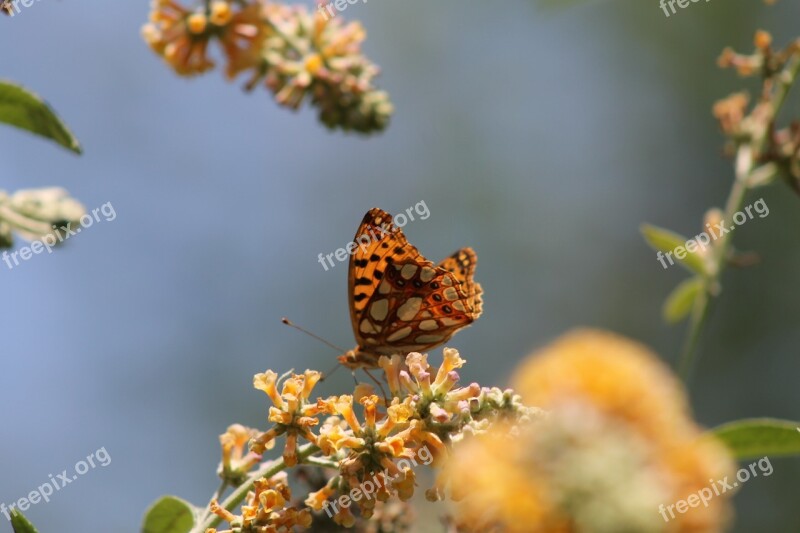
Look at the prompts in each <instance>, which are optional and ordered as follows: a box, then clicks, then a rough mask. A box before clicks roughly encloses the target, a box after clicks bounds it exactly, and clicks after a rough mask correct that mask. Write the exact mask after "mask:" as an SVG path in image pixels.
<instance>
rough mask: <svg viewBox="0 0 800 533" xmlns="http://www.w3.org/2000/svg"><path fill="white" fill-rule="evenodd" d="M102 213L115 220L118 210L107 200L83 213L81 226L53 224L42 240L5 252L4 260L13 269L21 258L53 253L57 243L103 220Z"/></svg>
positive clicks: (110, 219)
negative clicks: (50, 231)
mask: <svg viewBox="0 0 800 533" xmlns="http://www.w3.org/2000/svg"><path fill="white" fill-rule="evenodd" d="M101 214H102V215H103V217H104V219H103V220H105V221H106V222H113V221H114V219H116V218H117V212H116V211H115V210H114V206H113V205H111V202H106V203H104V204H103V205H101V206H100V207H98V208H96V209H93V210H92V212H91V214H89V213H86V214H85V215H83V216H82V217H81V218H80V220H79V221H78V222H80V226H79V227H76V228H75V229H73V228H72V222H69V223H67V225H66V226H60V227H59V226H53V232H52V233H48V234H47V235H45V236H44V237H42V238H41V240H37V241H33V242H32V243H30V244H29V245H28V246H22V247H20V249H19V250H15V251H13V252H11V253H8V252H3V256H2V259H3V262H4V263H5V264H6V266H7V267H8V268H9V269H12V268H14V267H15V266H19V264H20V259H21V260H22V261H27V260H28V259H30V258H31V257H33V256H34V255H39V254H40V253H42V252H44V251H45V250H47V253H48V254H52V253H53V247H54V246H56V245H57V244H61V243H62V242H64V241H66V240H67V239H69V238H70V237H73V236H75V235H77V234H78V233H80V232H81V230H82V229H84V228H90V227H91V226H92V225H93V224H94V223H95V222H101V219H100V215H101ZM12 261H13V264H12Z"/></svg>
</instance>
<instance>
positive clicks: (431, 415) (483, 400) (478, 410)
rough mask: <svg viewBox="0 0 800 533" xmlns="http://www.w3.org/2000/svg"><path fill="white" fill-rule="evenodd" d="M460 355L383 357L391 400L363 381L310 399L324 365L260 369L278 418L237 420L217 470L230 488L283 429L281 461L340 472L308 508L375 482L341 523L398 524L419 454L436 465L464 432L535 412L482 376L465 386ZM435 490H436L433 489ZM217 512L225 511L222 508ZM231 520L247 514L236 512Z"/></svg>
mask: <svg viewBox="0 0 800 533" xmlns="http://www.w3.org/2000/svg"><path fill="white" fill-rule="evenodd" d="M464 362H465V361H464V360H463V359H462V358H461V357H460V356H459V354H458V352H457V351H456V350H452V349H448V348H446V349H445V350H444V361H443V363H442V365H441V366H440V367H439V368H432V367H431V366H430V364H429V363H428V361H427V355H423V354H419V353H411V354H409V355H408V356H407V357H405V358H403V357H401V356H399V355H398V356H393V357H384V358H382V359H381V361H380V365H381V367H382V368H383V369H384V370H385V371H386V376H387V380H386V381H387V383H388V385H389V390H390V391H391V398H390V399H386V398H381V397H380V396H378V395H376V394H374V393H373V390H372V388H371V387H369V386H366V385H359V386H357V387H356V390H355V392H354V394H353V395H341V396H330V397H327V398H317V399H316V400H312V398H311V393H312V391H313V389H314V387H315V385H316V384H317V383H318V382H319V380H320V377H321V375H320V373H319V372H316V371H312V370H307V371H305V372H304V373H303V374H290V375H286V376H284V377H282V378H279V377H278V375H277V374H276V373H275V372H272V371H267V372H264V373H262V374H257V375H256V376H255V377H254V378H253V384H254V387H255V388H256V389H258V390H261V391H263V392H264V393H266V394H267V396H268V397H269V398H270V400H271V402H272V404H273V405H272V406H271V407H270V409H269V421H270V422H271V423H272V424H273V425H272V427H271V428H270V429H268V430H267V431H265V432H263V433H253V432H252V430H248V429H247V428H244V427H242V426H239V425H234V426H231V428H229V430H228V432H227V433H226V434H225V435H223V436H222V438H221V442H222V445H223V460H222V464H221V466H220V475H221V476H222V477H223V479H225V480H226V481H228V482H229V483H231V484H232V485H236V484H238V483H241V481H242V476H243V475H244V476H246V472H247V470H248V469H250V468H252V467H253V466H255V464H256V463H257V462H258V460H254V459H255V458H258V459H260V457H261V454H263V453H264V452H265V451H266V450H267V449H269V448H271V447H272V446H274V444H275V440H276V439H277V438H278V437H280V436H285V437H286V440H285V444H284V447H283V453H282V456H283V463H284V465H285V466H287V467H288V466H294V465H297V464H298V463H299V462H301V461H303V459H302V458H303V457H307V456H308V455H312V456H311V457H308V458H307V459H305V460H304V462H306V463H310V464H312V465H316V466H323V467H327V468H329V469H331V470H333V471H335V474H334V475H332V476H331V477H329V478H327V479H326V482H325V483H324V486H322V487H321V488H318V490H315V491H312V492H311V493H310V494H309V495H308V497H307V498H306V499H305V504H306V505H307V506H308V507H309V508H310V509H312V510H315V511H322V510H323V509H327V508H326V505H327V503H328V502H329V500H331V501H332V500H335V499H336V498H337V497H348V496H347V495H349V494H353V491H354V490H361V489H360V487H362V486H364V485H367V484H369V485H370V495H369V496H368V497H362V498H354V499H353V503H354V504H355V505H354V507H353V508H351V507H350V505H349V504H348V505H341V506H336V505H334V506H333V509H334V510H335V514H333V515H332V518H333V521H334V522H335V523H337V524H339V525H341V526H345V527H351V526H354V525H356V523H357V519H358V518H360V519H362V522H361V523H363V522H364V520H367V519H370V518H373V520H382V521H386V520H389V521H391V522H393V523H394V522H398V521H402V517H403V515H404V513H397V512H394V511H396V507H394V506H392V505H391V504H392V502H393V501H396V500H400V501H401V502H405V501H407V500H408V499H410V498H411V497H412V496H413V494H414V487H415V485H416V475H415V473H414V471H413V470H412V465H413V466H416V465H417V464H418V463H417V460H419V461H420V462H421V463H422V464H425V465H434V466H438V465H440V464H441V463H443V462H444V461H445V460H446V459H447V458H448V446H449V445H450V443H451V441H452V440H453V439H458V438H460V436H461V435H462V434H463V433H475V432H480V431H483V430H485V429H486V428H487V427H488V426H489V425H490V423H491V421H492V420H497V419H503V420H509V421H511V422H515V421H519V420H520V419H521V418H522V417H524V416H527V414H528V413H529V412H530V410H528V409H526V408H525V407H523V406H522V404H521V402H520V399H519V397H518V396H516V395H514V394H512V393H511V392H510V391H500V390H497V389H481V387H480V386H478V385H477V384H476V383H472V384H470V385H468V386H466V387H459V386H458V381H459V376H458V373H457V372H456V369H458V368H460V367H461V366H463V364H464ZM321 419H322V424H320V421H321ZM318 426H319V427H318ZM317 427H318V429H317ZM248 437H249V438H250V440H249V446H250V451H249V453H248V454H245V453H244V450H243V445H244V442H246V439H247V438H248ZM301 438H302V439H304V440H306V441H308V443H309V444H306V445H304V447H303V450H311V454H309V453H304V454H301V453H300V452H299V450H300V447H299V445H298V444H299V443H298V441H299V439H301ZM308 446H312V447H313V448H311V449H310V448H308ZM365 492H366V490H365ZM433 493H434V494H438V492H437V490H434V491H433ZM270 494H271V493H270ZM272 508H274V506H273V507H270V509H272ZM355 508H357V510H358V513H357V515H356V514H354V511H353V509H355ZM215 513H216V514H217V515H218V516H223V514H221V513H222V511H221V510H220V509H219V508H218V506H217V510H216V511H215ZM225 519H226V520H228V521H229V522H230V521H231V520H234V522H232V523H240V522H241V521H242V518H240V517H236V516H234V515H232V514H231V515H230V516H228V515H225Z"/></svg>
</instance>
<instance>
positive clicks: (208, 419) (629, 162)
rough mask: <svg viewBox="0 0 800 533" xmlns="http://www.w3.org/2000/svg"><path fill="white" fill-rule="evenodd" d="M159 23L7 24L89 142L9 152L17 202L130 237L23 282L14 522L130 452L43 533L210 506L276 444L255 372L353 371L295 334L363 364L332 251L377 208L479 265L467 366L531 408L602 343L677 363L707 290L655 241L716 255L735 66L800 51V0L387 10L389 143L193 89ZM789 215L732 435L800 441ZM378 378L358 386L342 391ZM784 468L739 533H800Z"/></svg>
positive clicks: (379, 3)
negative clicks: (574, 331) (669, 320)
mask: <svg viewBox="0 0 800 533" xmlns="http://www.w3.org/2000/svg"><path fill="white" fill-rule="evenodd" d="M147 12H148V5H147V3H146V2H144V1H142V2H133V1H127V2H97V1H95V2H77V1H75V0H59V1H55V0H47V1H45V2H35V3H34V4H33V5H32V6H31V7H30V8H27V9H24V10H23V12H22V13H21V14H20V15H18V16H16V17H14V18H5V17H4V18H2V20H0V26H2V43H3V44H2V48H3V52H2V62H1V63H2V77H4V78H7V79H11V80H15V81H18V82H20V83H22V84H23V85H25V86H26V87H28V88H30V89H32V90H34V91H36V92H38V93H39V94H41V95H43V96H44V97H45V98H46V99H47V100H48V101H49V102H50V103H51V104H52V105H53V106H54V107H55V109H56V110H57V111H58V112H59V114H60V115H61V116H62V118H64V119H65V121H66V122H67V123H68V124H69V125H70V126H71V127H72V129H73V130H74V131H75V133H76V134H77V135H78V137H79V138H80V140H81V141H82V143H83V144H84V147H85V155H84V156H82V157H76V156H74V155H72V154H70V153H68V152H66V151H64V150H62V149H60V148H58V147H56V146H54V145H51V144H48V143H47V142H46V141H42V140H40V139H37V138H34V137H32V136H30V135H28V134H24V133H20V132H18V131H15V130H12V129H10V128H5V127H4V128H1V129H0V145H1V146H2V150H1V151H0V152H1V153H2V158H0V174H1V175H2V188H3V189H6V190H9V191H13V190H17V189H22V188H29V187H41V186H49V185H61V186H64V187H66V188H67V189H68V190H69V191H70V192H71V193H72V194H73V195H74V196H75V197H77V198H78V199H79V200H81V201H82V202H83V203H84V204H85V205H86V207H87V208H89V209H90V210H91V209H93V208H96V207H99V206H101V205H102V204H104V203H106V202H111V203H112V204H113V206H114V208H115V210H116V213H117V218H116V220H114V221H113V222H102V223H99V224H96V225H94V226H93V227H92V228H90V229H87V230H86V231H84V232H83V233H81V235H79V236H78V237H76V238H74V239H72V240H71V241H70V242H69V243H68V244H67V246H65V247H64V248H63V249H61V250H59V251H58V252H57V253H54V254H53V255H38V256H34V257H33V258H32V259H31V260H29V261H26V262H25V263H23V264H21V265H20V266H19V267H16V268H14V269H13V270H9V269H8V268H7V267H6V266H5V265H4V264H0V272H1V273H0V280H2V288H3V297H2V305H1V306H0V319H2V322H1V323H2V332H3V343H2V346H1V347H0V353H1V354H2V356H1V357H2V370H0V401H1V402H2V406H3V409H2V411H3V415H2V418H1V422H0V426H2V429H0V435H2V439H0V454H1V455H2V457H3V460H2V462H1V463H0V465H1V466H0V502H5V503H6V504H8V503H11V502H13V501H15V500H16V499H18V498H20V497H23V496H25V495H27V494H28V492H30V491H31V490H33V489H35V488H36V487H37V486H38V485H41V484H42V483H44V482H46V481H47V480H48V475H49V474H54V475H55V474H57V473H60V472H61V471H62V470H63V469H65V468H67V469H71V468H72V467H73V465H74V464H75V463H76V462H77V461H78V460H80V459H83V458H85V457H86V456H87V455H88V454H90V453H92V452H93V451H95V450H97V449H98V448H100V447H105V448H106V450H107V451H108V453H109V455H110V456H111V458H112V461H111V464H109V465H108V466H107V467H104V468H96V469H94V470H91V471H90V472H88V473H87V474H86V475H84V476H82V477H80V478H79V479H78V480H76V481H75V482H74V483H72V484H70V485H69V486H67V487H65V488H64V489H63V490H62V491H60V492H58V493H56V494H55V495H54V496H53V497H52V499H51V502H50V503H47V504H44V503H39V504H38V505H36V506H34V507H33V508H32V509H30V510H28V511H27V513H26V514H27V515H28V517H29V518H30V519H31V520H32V521H33V522H34V524H36V525H37V526H38V527H39V528H40V530H41V531H43V532H50V531H59V532H61V531H76V532H83V531H113V532H135V531H138V528H139V525H140V521H141V517H142V515H143V513H144V510H145V508H146V507H147V505H149V504H150V503H151V502H152V501H153V500H155V499H156V498H157V497H158V496H160V495H162V494H165V493H174V494H177V495H180V496H182V497H184V498H186V499H188V500H190V501H193V502H195V503H198V504H203V503H204V502H205V501H207V498H208V497H209V495H210V494H211V492H212V491H213V490H214V488H216V486H217V481H216V479H215V472H214V470H215V468H216V464H217V462H218V460H219V451H218V450H219V448H218V441H217V436H218V435H219V434H220V433H222V432H223V431H224V430H225V428H226V427H227V426H228V424H230V423H233V422H241V423H244V424H247V425H251V426H255V427H265V426H266V413H267V408H268V402H267V399H266V398H265V397H264V395H263V394H262V393H260V392H258V391H255V390H254V389H253V388H252V384H251V380H252V375H253V374H254V373H256V372H261V371H264V370H265V369H267V368H271V369H275V370H276V371H278V372H279V373H281V372H282V371H285V370H288V369H290V368H295V369H298V370H303V369H305V368H315V369H318V370H323V371H327V370H329V369H330V367H331V366H332V365H333V364H334V362H335V356H336V355H337V354H336V353H335V352H334V351H333V350H330V349H329V348H326V347H325V346H324V345H322V344H319V343H317V342H315V341H314V340H312V339H310V338H308V337H305V336H303V335H301V334H299V333H298V332H296V331H292V330H290V329H289V328H287V327H285V326H282V325H281V323H280V318H281V316H284V315H286V316H289V317H290V318H292V319H293V320H294V321H295V322H297V323H299V324H301V325H303V326H305V327H307V328H309V329H311V330H313V331H314V332H315V333H317V334H319V335H321V336H324V337H326V338H328V339H330V341H331V342H333V343H336V344H338V345H341V346H343V347H345V348H350V347H351V346H352V345H353V344H354V341H353V337H352V332H351V329H350V323H349V315H348V311H347V299H346V263H337V264H336V266H335V267H334V268H333V269H330V270H328V271H325V270H323V268H322V267H321V266H320V264H319V263H318V262H317V255H318V254H319V253H330V252H333V251H334V250H335V249H336V248H339V247H341V246H343V245H344V244H346V243H347V242H348V241H350V240H351V239H352V236H353V233H354V232H355V230H356V227H357V225H358V223H359V221H360V220H361V218H362V216H363V215H364V213H365V212H366V211H367V210H368V209H369V208H370V207H382V208H384V209H386V210H388V211H391V212H398V211H401V210H404V209H406V208H407V207H410V206H412V205H414V204H415V203H417V202H419V201H424V202H425V203H426V205H427V206H428V207H429V209H430V213H431V215H430V217H429V218H428V219H427V220H425V221H415V222H411V223H410V224H408V225H407V226H406V228H405V231H406V234H407V236H408V237H409V239H410V240H411V242H412V243H414V244H415V245H416V246H417V247H419V249H420V250H421V251H422V253H424V254H425V255H426V256H428V257H429V258H431V259H434V260H438V259H440V258H442V257H444V256H445V255H447V254H449V253H451V252H452V251H453V250H455V249H456V248H458V247H460V246H466V245H470V246H472V247H474V248H475V250H476V251H477V253H478V256H479V265H478V269H477V274H476V278H477V280H478V281H479V282H480V283H481V284H482V285H483V288H484V290H485V299H484V301H485V307H484V314H483V316H482V317H481V318H480V320H478V321H477V322H476V323H475V324H474V325H473V326H472V327H471V328H469V329H467V330H465V331H462V332H461V333H459V334H458V335H456V336H455V337H454V338H453V339H452V341H451V342H450V345H452V346H454V347H457V348H459V350H460V351H461V354H462V356H464V357H465V358H466V359H467V360H468V362H469V364H468V365H467V366H466V367H465V369H464V371H463V373H462V379H463V380H465V381H473V380H477V381H480V382H481V384H483V385H504V384H506V383H507V382H508V379H509V376H510V375H511V373H512V372H513V369H514V367H515V365H516V364H517V363H518V362H519V361H520V359H521V358H522V357H524V356H525V355H526V354H528V353H529V352H530V351H531V350H532V349H533V348H535V347H538V346H541V345H543V344H544V343H546V342H548V341H549V340H551V339H553V338H554V337H556V336H557V335H559V334H560V333H562V332H564V331H566V330H569V329H570V328H573V327H575V326H579V325H588V326H595V327H602V328H607V329H610V330H613V331H616V332H619V333H622V334H624V335H627V336H629V337H632V338H635V339H638V340H641V341H642V342H644V343H646V344H648V345H650V346H652V347H653V348H654V349H655V350H656V351H657V352H658V353H660V354H662V356H663V357H664V358H665V359H667V360H668V361H669V362H674V361H675V359H676V355H677V353H678V351H679V349H680V345H681V343H682V340H683V335H684V331H683V328H682V327H680V326H678V327H668V326H666V325H665V324H664V323H663V322H662V321H661V318H660V306H661V303H662V301H663V299H664V297H665V296H666V295H667V293H668V292H669V290H670V289H671V288H672V287H673V286H674V285H676V284H677V283H678V282H679V281H681V280H682V279H684V276H685V274H684V273H683V272H682V271H681V270H680V269H679V268H677V267H673V268H671V269H669V270H664V269H663V268H662V267H661V265H660V264H659V263H658V262H657V260H656V257H655V253H654V252H652V251H651V250H650V249H649V248H648V247H647V246H646V245H645V244H644V243H643V241H642V239H641V236H640V234H639V225H640V224H641V223H642V222H651V223H654V224H657V225H660V226H665V227H670V228H673V229H675V230H677V231H680V232H683V233H685V234H687V235H690V234H694V233H697V232H698V231H699V230H700V226H701V222H700V221H701V217H702V215H703V212H704V211H705V209H707V208H708V207H710V206H714V205H720V204H721V203H722V202H723V201H724V199H725V197H726V195H727V191H728V189H729V186H730V182H731V179H732V170H731V168H732V166H731V162H730V161H729V160H727V159H725V158H724V157H723V156H722V150H721V147H722V137H721V135H720V134H719V133H718V127H717V125H716V123H715V121H714V119H713V117H712V116H711V113H710V108H711V105H712V104H713V102H714V101H715V100H717V99H718V98H722V97H724V96H727V95H728V94H729V93H732V92H734V91H736V90H739V89H740V88H741V87H750V88H751V89H752V88H754V84H753V81H751V80H742V79H739V78H737V76H736V75H735V74H734V73H733V72H732V71H722V70H719V69H718V68H717V67H716V64H715V61H716V58H717V56H718V54H719V52H720V51H721V50H722V48H723V47H725V46H728V45H730V46H733V47H735V48H737V49H740V50H750V49H751V46H752V36H753V33H754V31H755V30H756V29H757V28H764V29H768V30H770V31H771V32H772V33H773V35H774V36H775V41H776V44H778V45H782V44H784V43H785V42H787V41H788V40H790V39H793V38H796V37H798V35H800V26H798V24H797V20H799V19H798V15H800V5H798V4H797V3H794V2H791V1H788V0H787V1H783V2H779V3H778V4H777V5H776V6H775V7H767V6H765V5H764V4H763V3H762V2H754V1H752V0H726V1H721V0H717V1H713V2H708V3H706V2H700V3H696V4H691V5H690V6H689V7H688V8H686V9H683V10H680V11H679V12H678V13H677V14H676V15H673V16H671V17H669V18H667V17H665V16H664V13H663V12H662V11H661V9H660V8H659V7H658V4H657V2H656V0H648V1H647V2H643V1H641V0H613V1H611V0H609V1H594V2H586V3H580V2H578V3H566V4H564V5H561V6H556V7H551V6H543V5H540V4H537V3H534V2H532V1H530V0H509V1H506V2H459V1H456V0H437V1H435V2H432V1H426V0H404V1H403V2H390V1H388V0H371V1H370V2H368V3H365V4H362V3H357V4H354V5H352V6H350V7H349V8H348V10H347V12H346V13H345V14H344V16H346V17H347V18H352V19H359V20H361V21H362V22H363V23H364V25H365V27H366V28H367V31H368V35H369V37H368V39H367V42H366V45H365V51H366V53H367V55H368V56H369V57H370V58H371V59H372V60H374V61H375V62H376V63H378V64H379V65H380V66H381V67H382V69H383V74H382V76H381V77H380V78H379V80H378V81H379V84H380V85H381V87H382V88H385V89H387V90H388V91H389V92H390V94H391V96H392V99H393V101H394V104H395V106H396V114H395V116H394V118H393V121H392V123H391V125H390V126H389V128H388V130H387V131H386V132H385V133H384V134H382V135H378V136H375V137H369V138H365V137H360V136H357V135H345V134H342V133H330V132H328V131H327V130H325V129H324V128H323V127H322V126H321V125H320V124H319V123H318V122H317V120H316V116H315V115H314V113H313V111H309V110H305V111H302V112H300V113H292V112H289V111H286V110H285V109H283V108H280V107H278V106H277V105H275V104H274V102H272V101H271V98H270V96H269V95H268V94H267V93H266V92H265V91H256V92H255V93H253V94H245V93H244V92H242V91H241V89H240V86H239V84H236V83H234V84H229V83H227V82H225V81H224V80H223V79H222V76H221V75H220V74H219V72H216V73H212V74H208V75H206V76H203V77H200V78H198V79H194V80H187V79H182V78H179V77H177V76H175V75H174V74H173V73H172V71H170V70H169V69H168V68H166V66H165V65H164V64H162V62H161V60H160V59H159V58H158V57H156V56H155V55H154V54H153V53H151V51H150V50H149V49H148V48H147V46H146V45H145V44H144V42H143V41H142V40H141V38H140V36H139V31H140V27H141V25H142V24H143V23H144V22H145V21H146V17H147ZM788 110H789V111H790V112H793V113H794V114H795V115H797V114H798V111H800V106H798V105H797V99H794V100H793V101H792V102H791V105H789V106H788ZM760 192H761V191H759V193H760ZM759 193H757V194H758V196H754V197H752V198H751V199H750V201H752V200H755V199H757V198H758V197H760V196H761V195H760V194H759ZM763 197H764V199H765V201H766V203H767V204H768V206H769V208H770V214H769V216H768V217H766V218H763V219H759V218H756V219H755V220H754V221H751V222H748V223H747V224H746V225H745V226H743V227H741V228H739V229H738V230H737V231H736V234H735V242H736V245H737V247H738V248H739V249H742V250H753V251H757V252H758V253H759V254H760V256H761V263H760V264H759V265H757V266H755V267H752V268H748V269H741V270H730V271H729V272H727V273H726V275H725V277H724V291H723V294H722V296H721V298H720V299H719V301H718V305H717V306H716V307H715V309H714V313H713V317H712V319H711V321H710V324H709V327H708V329H707V331H706V333H705V335H704V338H703V341H702V344H701V348H700V359H699V365H698V366H697V368H696V372H695V376H694V380H693V384H692V389H691V394H692V402H693V406H694V409H695V412H696V416H697V419H698V420H699V421H700V422H701V423H703V424H704V425H706V426H709V427H710V426H714V425H717V424H720V423H723V422H725V421H729V420H733V419H738V418H744V417H752V416H766V415H768V416H774V417H782V418H788V419H797V418H798V412H797V405H798V404H799V403H800V387H798V386H797V380H796V377H797V376H798V375H800V357H798V355H800V354H799V353H798V351H799V350H798V346H800V328H798V327H797V317H798V314H800V290H798V284H797V272H798V271H800V235H799V234H798V232H797V228H798V227H800V198H798V197H797V196H796V195H795V194H794V193H793V192H791V190H790V189H789V188H788V187H786V186H783V185H778V186H774V187H772V188H770V189H767V190H764V191H763ZM750 201H748V203H750ZM439 357H440V350H437V351H436V352H435V355H434V356H433V361H438V360H439ZM351 384H352V378H351V377H350V376H349V375H348V373H347V372H346V371H342V372H339V373H338V374H337V375H335V376H334V377H333V378H332V379H331V380H330V381H328V382H326V383H323V384H322V385H321V386H320V389H319V392H321V393H333V392H341V391H342V390H344V389H346V388H348V387H350V386H351ZM773 465H774V468H775V469H774V473H773V474H772V475H771V476H770V477H760V478H757V479H754V480H752V481H750V482H749V483H748V484H747V485H746V486H745V487H744V488H743V490H742V491H741V492H740V493H739V494H738V495H737V497H736V499H735V503H736V507H737V521H736V526H735V529H734V530H735V531H737V532H748V531H770V532H783V531H786V532H789V531H797V530H798V529H800V515H798V513H797V510H796V485H797V478H798V476H800V462H798V461H797V460H792V459H775V460H773ZM2 524H3V520H0V530H3V531H6V530H8V529H9V528H8V527H7V526H6V525H2ZM433 526H435V524H433V525H431V526H429V527H431V528H433ZM431 530H434V531H435V530H436V529H435V528H433V529H431Z"/></svg>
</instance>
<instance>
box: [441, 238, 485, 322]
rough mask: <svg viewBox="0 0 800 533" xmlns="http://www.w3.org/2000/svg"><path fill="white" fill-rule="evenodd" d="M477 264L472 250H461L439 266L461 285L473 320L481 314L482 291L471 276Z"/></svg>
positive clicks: (476, 258)
mask: <svg viewBox="0 0 800 533" xmlns="http://www.w3.org/2000/svg"><path fill="white" fill-rule="evenodd" d="M477 264H478V254H476V253H475V250H473V249H472V248H469V247H467V248H462V249H460V250H458V251H457V252H456V253H454V254H453V255H451V256H450V257H448V258H446V259H444V260H443V261H442V262H441V263H439V266H440V267H442V268H443V269H445V270H447V271H448V272H451V273H452V274H453V275H454V276H455V277H456V279H457V280H458V281H459V282H460V283H461V286H462V288H463V290H464V293H465V294H466V295H467V300H468V302H467V303H468V305H467V307H468V308H469V309H471V310H472V313H473V315H474V318H478V317H479V316H481V313H482V312H483V299H482V298H481V294H483V289H482V288H481V285H480V283H477V282H476V281H475V280H474V279H473V276H474V274H475V267H476V266H477Z"/></svg>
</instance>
